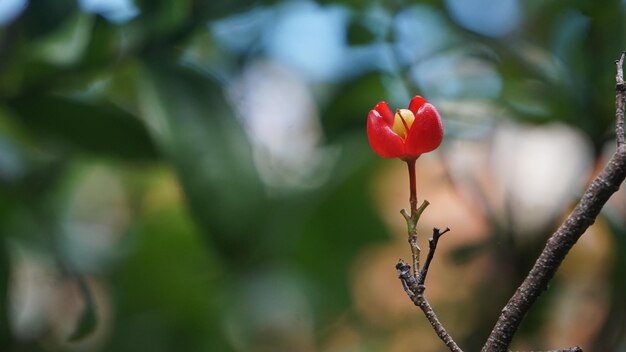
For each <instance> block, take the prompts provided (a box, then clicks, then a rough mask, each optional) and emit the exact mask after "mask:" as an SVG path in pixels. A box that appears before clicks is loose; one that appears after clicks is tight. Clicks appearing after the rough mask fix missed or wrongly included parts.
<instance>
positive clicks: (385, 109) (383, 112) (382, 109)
mask: <svg viewBox="0 0 626 352" xmlns="http://www.w3.org/2000/svg"><path fill="white" fill-rule="evenodd" d="M374 110H376V111H377V112H378V113H379V114H380V116H382V117H383V119H384V120H385V123H386V124H387V125H389V126H393V112H391V109H389V105H387V103H386V102H384V101H381V102H380V103H378V104H376V106H375V107H374Z"/></svg>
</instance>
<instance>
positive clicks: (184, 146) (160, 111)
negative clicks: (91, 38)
mask: <svg viewBox="0 0 626 352" xmlns="http://www.w3.org/2000/svg"><path fill="white" fill-rule="evenodd" d="M162 62H163V61H162ZM145 73H146V74H145V75H144V78H143V81H142V82H143V85H142V88H141V91H142V97H141V104H142V111H143V113H144V119H145V120H146V121H148V124H149V126H150V127H151V128H150V130H151V131H152V132H153V136H154V138H155V140H156V141H157V143H158V144H159V145H160V147H161V149H162V150H163V151H164V152H165V154H166V156H167V157H168V158H169V160H171V162H172V164H173V166H174V168H175V169H176V172H177V175H178V177H179V178H180V181H181V184H182V186H183V189H184V191H185V195H186V197H187V199H188V201H189V203H190V205H191V209H192V211H193V214H194V216H195V217H196V219H198V221H200V223H201V224H202V225H203V226H204V227H205V228H206V229H207V230H208V232H209V233H210V234H211V236H212V237H213V238H214V239H215V240H216V243H217V244H218V245H219V246H220V249H221V250H222V251H223V253H225V255H226V256H227V257H229V258H231V259H232V260H235V259H237V258H246V260H248V259H249V258H250V256H249V254H250V253H249V252H248V251H254V247H255V245H254V244H253V243H252V242H250V241H251V240H252V239H253V238H256V237H257V234H258V233H259V232H260V231H262V230H260V228H262V226H263V222H264V221H263V219H264V214H265V212H266V211H267V210H268V208H267V203H266V198H265V194H264V192H265V190H264V187H263V184H262V183H261V181H260V179H259V178H258V175H257V173H256V169H255V167H254V163H253V161H252V156H251V149H250V145H249V143H248V140H247V137H246V136H245V134H244V133H243V131H242V129H241V126H240V125H239V124H238V123H237V121H236V120H235V118H234V116H233V114H232V112H231V111H230V108H229V106H228V104H227V103H226V101H225V99H224V95H223V92H222V91H221V88H220V87H219V86H218V85H217V84H216V83H215V82H214V81H212V80H211V79H208V78H207V77H204V76H202V75H200V74H198V73H196V72H194V71H191V70H189V69H185V68H181V67H177V66H176V65H171V66H170V65H168V64H167V63H165V64H161V65H150V66H148V67H147V70H146V72H145Z"/></svg>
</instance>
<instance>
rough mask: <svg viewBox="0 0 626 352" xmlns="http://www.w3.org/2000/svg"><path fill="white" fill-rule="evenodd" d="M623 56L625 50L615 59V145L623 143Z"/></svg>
mask: <svg viewBox="0 0 626 352" xmlns="http://www.w3.org/2000/svg"><path fill="white" fill-rule="evenodd" d="M624 56H626V52H622V55H620V57H619V60H615V65H616V66H617V67H616V68H617V74H616V75H615V82H616V85H615V139H616V141H617V147H618V148H619V147H621V146H623V145H624V143H625V141H624V139H625V138H626V136H624V99H625V98H626V84H625V83H624V69H623V67H624Z"/></svg>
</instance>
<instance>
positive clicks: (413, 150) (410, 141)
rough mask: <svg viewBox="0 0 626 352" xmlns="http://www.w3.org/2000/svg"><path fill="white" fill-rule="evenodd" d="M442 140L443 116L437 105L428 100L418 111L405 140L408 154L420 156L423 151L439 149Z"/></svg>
mask: <svg viewBox="0 0 626 352" xmlns="http://www.w3.org/2000/svg"><path fill="white" fill-rule="evenodd" d="M416 98H421V97H416ZM416 98H413V101H411V104H413V102H414V101H416ZM421 99H423V98H421ZM442 140H443V124H442V123H441V117H440V116H439V113H438V112H437V110H436V109H435V107H434V106H433V105H431V104H430V103H428V102H426V103H425V104H424V105H422V106H421V108H420V109H418V110H417V111H416V114H415V121H414V122H413V125H412V126H411V130H410V131H409V134H408V135H407V138H406V141H405V143H406V154H407V155H408V156H413V157H418V156H419V155H420V154H422V153H427V152H430V151H433V150H435V149H437V147H438V146H439V145H440V144H441V141H442Z"/></svg>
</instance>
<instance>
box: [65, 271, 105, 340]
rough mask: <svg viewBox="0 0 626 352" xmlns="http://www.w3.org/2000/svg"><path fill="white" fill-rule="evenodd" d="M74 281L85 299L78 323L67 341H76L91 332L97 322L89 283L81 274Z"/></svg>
mask: <svg viewBox="0 0 626 352" xmlns="http://www.w3.org/2000/svg"><path fill="white" fill-rule="evenodd" d="M76 282H77V284H78V287H79V289H80V293H81V294H82V296H83V299H84V300H85V307H84V308H83V312H82V313H81V315H80V318H79V320H78V323H77V324H76V327H75V328H74V332H72V334H71V335H70V336H69V337H68V341H70V342H75V341H78V340H80V339H82V338H84V337H86V336H87V335H89V334H91V333H92V332H93V331H94V330H95V329H96V326H97V324H98V318H97V317H96V307H95V303H94V300H93V294H92V293H91V289H89V285H88V284H87V282H86V281H85V278H83V277H81V276H77V277H76Z"/></svg>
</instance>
